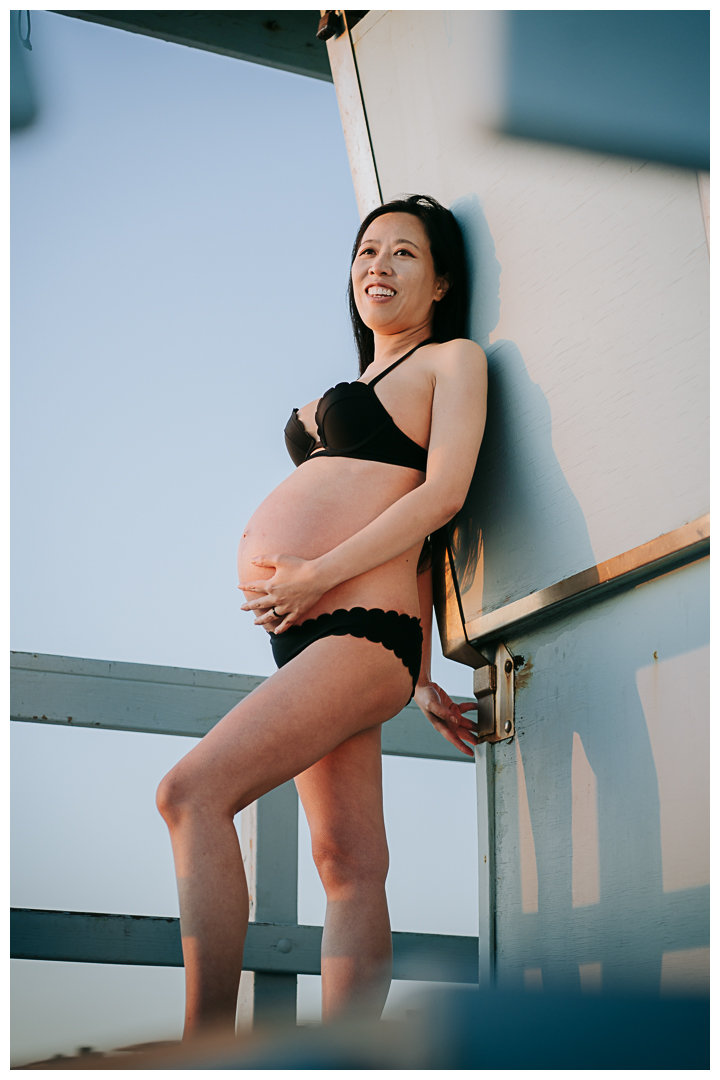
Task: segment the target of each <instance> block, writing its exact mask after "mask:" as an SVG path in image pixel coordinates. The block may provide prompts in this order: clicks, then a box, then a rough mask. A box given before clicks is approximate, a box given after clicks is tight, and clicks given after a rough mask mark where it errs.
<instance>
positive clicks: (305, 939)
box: [10, 908, 478, 983]
mask: <svg viewBox="0 0 720 1080" xmlns="http://www.w3.org/2000/svg"><path fill="white" fill-rule="evenodd" d="M10 927H11V930H10V935H11V950H10V951H11V956H12V957H13V959H20V960H64V961H75V962H82V963H88V964H135V965H144V966H153V967H182V965H183V959H182V948H181V943H180V921H179V919H170V918H167V919H165V918H156V917H153V916H149V915H104V914H96V913H93V912H82V911H41V910H37V909H33V908H13V909H11V921H10ZM321 938H322V927H321V926H295V925H286V924H282V923H258V922H254V923H253V922H251V923H250V924H249V926H248V936H247V940H246V943H245V953H244V955H243V969H244V970H246V971H260V972H270V973H275V974H299V975H319V974H320V941H321ZM393 953H394V959H393V978H394V979H420V980H428V981H440V982H466V983H476V982H477V971H478V962H477V938H473V937H457V936H451V935H443V934H407V933H393Z"/></svg>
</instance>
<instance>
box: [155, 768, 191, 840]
mask: <svg viewBox="0 0 720 1080" xmlns="http://www.w3.org/2000/svg"><path fill="white" fill-rule="evenodd" d="M197 799H198V790H197V784H195V783H194V782H193V781H192V779H191V778H190V777H189V776H188V775H187V774H186V773H185V772H184V771H183V770H182V769H181V768H179V766H177V765H176V766H175V768H174V769H171V770H170V772H169V773H168V774H167V776H164V777H163V778H162V780H161V781H160V783H159V785H158V789H157V793H156V796H155V804H156V806H157V808H158V810H159V811H160V814H161V816H162V817H163V818H164V820H165V822H166V823H167V824H168V825H170V826H172V825H176V824H178V823H179V822H180V821H181V820H182V818H183V817H186V816H187V815H188V813H191V812H192V809H193V807H194V806H195V805H196V803H197Z"/></svg>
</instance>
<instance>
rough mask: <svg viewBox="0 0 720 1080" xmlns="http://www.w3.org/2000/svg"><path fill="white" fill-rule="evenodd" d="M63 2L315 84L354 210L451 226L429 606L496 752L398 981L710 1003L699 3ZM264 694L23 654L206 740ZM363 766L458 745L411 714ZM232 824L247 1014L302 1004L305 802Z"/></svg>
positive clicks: (63, 948)
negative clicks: (456, 261) (472, 432)
mask: <svg viewBox="0 0 720 1080" xmlns="http://www.w3.org/2000/svg"><path fill="white" fill-rule="evenodd" d="M63 14H66V15H72V16H75V17H80V18H87V19H92V20H94V21H97V22H104V23H108V24H110V25H113V26H118V27H122V28H125V29H127V30H131V31H134V32H140V33H149V34H153V35H155V36H158V37H162V38H166V39H168V40H173V41H178V42H182V43H185V44H188V45H194V46H197V47H200V48H207V49H211V50H215V51H219V52H223V53H226V54H229V55H234V56H238V57H241V58H243V59H248V60H256V61H258V62H260V63H266V64H270V65H273V66H278V67H283V68H286V69H287V70H291V71H296V72H298V73H300V74H305V75H308V76H311V77H315V78H324V79H332V80H333V81H334V83H335V86H336V89H337V95H338V102H339V107H340V113H341V117H342V121H343V127H344V131H345V136H346V143H347V149H348V155H349V159H350V164H351V168H352V173H353V179H354V183H355V191H356V195H357V200H358V206H359V210H360V213H361V215H362V214H364V213H365V212H367V211H368V210H370V209H371V208H372V207H374V206H375V205H378V204H379V203H380V202H381V201H383V200H387V199H389V198H391V197H393V196H394V195H396V194H398V193H401V192H418V193H429V194H432V195H433V196H435V197H436V198H438V199H439V200H440V201H441V202H443V203H444V204H445V205H446V206H450V207H451V209H452V210H453V212H454V213H455V215H456V217H457V218H458V220H459V222H460V224H461V226H462V228H463V231H464V235H465V237H466V241H467V247H468V252H469V255H470V261H471V266H472V311H471V325H470V329H469V333H470V336H472V337H473V338H474V339H475V340H476V341H477V342H478V343H479V344H481V345H482V346H483V347H484V349H485V351H486V353H487V356H488V361H489V370H490V397H489V416H488V426H487V431H486V435H485V438H484V442H483V445H482V448H481V452H480V457H479V460H478V465H477V469H476V473H475V477H474V480H473V484H472V487H471V490H470V494H469V496H468V500H467V503H466V506H465V508H464V510H463V511H462V512H461V514H460V515H459V516H458V519H457V520H456V521H455V522H454V523H453V525H452V528H451V530H450V541H451V542H450V547H449V555H448V558H447V560H446V564H445V566H444V567H442V568H441V569H440V571H439V573H438V575H437V580H436V582H435V598H436V610H437V613H438V621H439V624H440V627H441V635H442V637H443V643H444V650H445V653H446V655H447V656H449V657H451V658H452V659H454V660H457V661H458V662H459V663H463V664H467V665H469V666H471V667H472V668H474V669H475V675H474V679H475V690H476V693H477V695H478V701H479V703H480V706H481V709H480V717H481V724H482V725H483V727H482V730H483V732H484V734H485V740H486V741H484V742H483V743H482V744H481V746H480V747H479V749H478V752H477V755H476V766H475V767H476V770H477V793H478V822H479V864H480V881H479V889H480V921H479V926H478V936H477V939H475V938H454V937H443V936H435V935H412V934H396V935H394V938H395V941H394V944H395V970H394V975H395V977H396V978H397V977H399V978H403V977H405V978H414V979H424V978H435V979H444V980H448V981H455V982H462V981H465V982H468V983H473V982H479V983H480V984H481V985H492V984H495V985H498V986H505V987H512V986H518V987H525V988H533V989H538V990H539V989H544V990H547V991H552V990H562V991H576V992H578V993H580V992H586V993H587V992H590V993H597V992H607V993H613V992H615V991H618V990H622V991H625V990H627V989H634V990H637V991H639V992H642V993H644V994H648V995H657V994H661V993H666V992H667V993H677V992H682V991H687V992H690V993H693V994H703V993H705V992H706V991H707V987H708V964H709V769H708V742H709V718H708V675H709V670H708V669H709V627H708V574H709V557H708V552H709V522H708V517H707V513H708V497H709V496H708V444H707V435H708V418H707V411H708V410H707V405H708V385H707V384H708V347H707V346H708V260H709V187H708V173H707V169H708V167H709V164H708V148H707V89H708V87H707V72H708V70H709V67H708V55H707V49H708V45H707V32H708V31H707V16H708V13H706V12H699V11H698V12H695V11H693V12H690V11H672V12H671V11H652V12H650V11H627V12H626V11H612V12H610V11H595V12H590V11H587V12H586V11H577V12H565V11H548V12H539V11H522V12H492V11H459V12H452V11H380V10H378V11H366V12H349V11H341V10H339V11H327V12H322V13H318V12H304V11H280V12H249V11H236V12H189V11H182V12H170V11H167V12H166V11H162V12H161V11H158V12H151V11H146V12H108V11H104V12H63ZM320 14H322V35H323V38H324V41H325V43H323V40H318V39H317V38H316V31H317V28H318V19H319V17H320ZM640 38H641V39H642V42H643V49H642V50H640V51H638V50H637V49H636V48H635V44H636V42H637V41H638V40H639V39H640ZM257 681H258V680H257V679H256V678H254V677H252V676H243V675H226V674H221V673H212V672H193V671H186V670H178V669H166V668H163V669H161V668H154V667H149V666H146V665H134V664H114V663H110V662H108V663H103V662H100V661H87V660H76V659H72V658H67V657H48V656H37V655H34V654H16V655H15V657H14V659H13V704H12V714H13V718H14V719H16V720H24V721H32V722H43V723H62V724H81V725H84V726H90V727H113V728H117V729H123V730H133V731H153V732H165V733H167V734H184V735H188V734H192V735H197V736H201V735H203V734H204V733H205V732H206V731H207V730H208V729H209V727H211V726H212V724H213V723H215V722H217V720H218V719H219V718H220V717H221V716H222V715H223V714H224V713H225V712H226V711H227V709H228V708H230V707H231V706H232V705H233V704H235V702H236V701H237V700H238V699H239V698H240V697H242V696H243V695H244V694H245V693H247V692H249V691H250V690H251V689H252V688H253V686H254V685H256V683H257ZM383 752H385V753H404V754H407V753H411V754H416V755H418V756H422V757H438V758H443V757H444V758H453V759H460V755H459V754H456V753H455V751H454V750H453V749H452V748H451V747H449V746H448V744H447V743H444V742H443V741H442V739H440V738H439V736H437V735H436V733H435V732H434V731H433V730H432V729H431V728H430V726H429V725H427V724H426V722H425V721H424V720H423V719H422V717H421V714H420V713H419V710H417V709H416V708H415V707H409V708H407V709H405V710H404V711H403V713H401V714H400V716H399V717H398V718H397V719H395V720H393V721H391V722H390V723H389V724H387V725H386V726H385V731H384V736H383ZM242 828H243V833H244V839H245V844H244V848H245V854H246V858H247V860H248V865H249V871H250V879H251V882H252V890H253V903H254V920H255V922H254V924H253V925H251V928H250V933H249V936H248V944H247V947H246V956H245V967H246V968H247V969H248V971H250V972H253V973H254V974H253V975H252V977H251V978H249V981H248V985H247V987H246V994H247V1009H248V1010H249V1011H254V1013H255V1015H258V1014H259V1013H260V1012H261V1011H263V1010H265V1009H268V1010H270V1009H276V1010H277V1009H281V1010H284V1011H285V1012H286V1013H290V1012H292V1010H293V1009H294V1002H295V984H296V974H297V973H300V972H306V973H319V946H320V940H319V939H320V930H319V928H316V927H302V926H298V925H297V899H296V898H297V885H296V882H297V846H296V845H297V801H296V796H295V793H294V788H293V786H292V785H285V786H284V787H282V788H280V789H278V790H277V791H275V792H273V793H271V794H270V795H267V796H265V797H264V798H263V799H261V800H259V802H258V803H257V804H256V805H255V806H254V807H253V808H250V810H249V811H247V812H244V813H243V825H242ZM13 919H14V923H13V955H14V956H17V957H24V958H34V959H42V958H47V959H64V960H83V961H92V960H94V961H97V962H105V963H134V964H138V963H140V964H142V963H145V964H154V965H157V964H181V963H182V956H181V952H180V937H179V928H178V925H177V921H176V920H173V919H157V918H139V917H133V916H130V915H127V916H108V915H95V914H88V913H78V912H39V911H29V910H23V911H16V912H15V913H14V915H13Z"/></svg>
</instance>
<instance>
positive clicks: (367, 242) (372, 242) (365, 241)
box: [360, 237, 420, 251]
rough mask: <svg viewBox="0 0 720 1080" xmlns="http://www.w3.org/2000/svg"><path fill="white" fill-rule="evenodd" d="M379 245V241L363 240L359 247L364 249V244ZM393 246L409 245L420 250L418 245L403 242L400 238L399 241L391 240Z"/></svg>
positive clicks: (406, 241) (407, 241)
mask: <svg viewBox="0 0 720 1080" xmlns="http://www.w3.org/2000/svg"><path fill="white" fill-rule="evenodd" d="M379 243H380V241H379V240H372V239H368V240H363V242H362V244H361V245H360V247H364V246H365V244H379ZM393 244H409V245H410V247H414V248H417V249H418V251H419V250H420V248H419V247H418V245H417V244H414V243H413V242H412V240H403V238H402V237H400V239H399V240H393Z"/></svg>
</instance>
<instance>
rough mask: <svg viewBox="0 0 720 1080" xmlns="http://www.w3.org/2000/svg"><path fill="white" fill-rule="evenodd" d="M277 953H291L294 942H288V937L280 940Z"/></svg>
mask: <svg viewBox="0 0 720 1080" xmlns="http://www.w3.org/2000/svg"><path fill="white" fill-rule="evenodd" d="M276 948H277V951H278V952H281V953H289V952H290V950H291V949H292V941H288V939H287V938H286V937H283V938H280V940H279V941H278V943H277V945H276Z"/></svg>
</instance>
